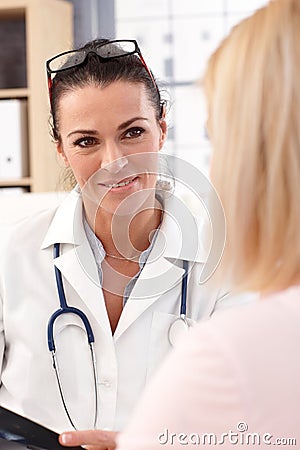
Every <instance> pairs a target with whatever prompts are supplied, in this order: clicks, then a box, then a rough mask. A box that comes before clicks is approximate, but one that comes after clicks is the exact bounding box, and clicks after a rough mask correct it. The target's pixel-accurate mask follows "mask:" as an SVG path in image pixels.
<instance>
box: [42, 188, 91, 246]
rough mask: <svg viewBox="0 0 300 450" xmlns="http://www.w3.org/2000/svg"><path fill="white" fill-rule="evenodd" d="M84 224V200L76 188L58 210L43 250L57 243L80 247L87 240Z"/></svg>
mask: <svg viewBox="0 0 300 450" xmlns="http://www.w3.org/2000/svg"><path fill="white" fill-rule="evenodd" d="M81 223H82V200H81V195H80V191H79V190H78V188H77V187H76V188H75V189H73V190H72V191H71V192H70V193H69V195H68V196H67V197H66V198H65V199H64V201H63V202H62V203H61V205H60V206H59V207H58V209H57V210H56V213H55V215H54V217H53V220H52V222H51V224H50V226H49V228H48V231H47V234H46V236H45V238H44V240H43V242H42V245H41V249H42V250H43V249H45V248H47V247H49V246H50V245H53V244H55V243H64V244H73V245H80V244H81V243H82V241H83V240H84V238H85V233H84V229H83V226H81Z"/></svg>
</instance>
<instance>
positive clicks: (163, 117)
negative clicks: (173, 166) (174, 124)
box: [159, 102, 168, 150]
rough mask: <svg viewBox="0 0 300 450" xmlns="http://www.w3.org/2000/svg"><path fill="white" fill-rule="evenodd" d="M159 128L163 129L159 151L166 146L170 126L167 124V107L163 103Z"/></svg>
mask: <svg viewBox="0 0 300 450" xmlns="http://www.w3.org/2000/svg"><path fill="white" fill-rule="evenodd" d="M159 126H160V129H161V136H160V140H159V150H161V148H162V146H163V145H164V143H165V141H166V138H167V131H168V126H167V122H166V105H165V103H164V102H163V103H162V104H161V117H160V119H159Z"/></svg>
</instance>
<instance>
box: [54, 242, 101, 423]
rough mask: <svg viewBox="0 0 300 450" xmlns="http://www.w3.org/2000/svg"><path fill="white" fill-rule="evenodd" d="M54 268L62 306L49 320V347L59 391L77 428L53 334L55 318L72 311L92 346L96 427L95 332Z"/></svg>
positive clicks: (56, 252) (56, 248)
mask: <svg viewBox="0 0 300 450" xmlns="http://www.w3.org/2000/svg"><path fill="white" fill-rule="evenodd" d="M59 255H60V244H54V248H53V258H54V259H55V258H58V257H59ZM54 270H55V279H56V285H57V292H58V296H59V303H60V308H59V309H58V310H56V311H55V312H54V313H53V314H52V316H51V317H50V319H49V322H48V348H49V351H50V352H51V354H52V361H53V368H54V370H55V375H56V379H57V384H58V389H59V393H60V396H61V400H62V403H63V406H64V409H65V412H66V414H67V416H68V419H69V421H70V423H71V425H72V427H73V428H74V429H75V430H76V427H75V424H74V422H73V420H72V418H71V415H70V412H69V410H68V407H67V403H66V400H65V396H64V392H63V388H62V383H61V377H60V374H59V368H58V364H57V358H56V348H55V343H54V336H53V329H54V322H55V320H56V319H57V318H58V317H59V316H62V315H63V314H69V313H71V314H75V315H76V316H78V317H79V319H80V320H81V321H82V323H83V325H84V328H85V330H86V334H87V340H88V344H89V347H90V352H91V359H92V367H93V377H94V390H95V415H94V428H96V424H97V417H98V389H97V380H98V377H97V365H96V355H95V349H94V342H95V338H94V333H93V330H92V327H91V324H90V322H89V320H88V318H87V316H86V315H85V314H84V312H83V311H81V310H80V309H78V308H74V307H73V306H69V305H68V303H67V299H66V296H65V290H64V285H63V281H62V275H61V271H60V270H59V269H58V268H57V267H56V266H54Z"/></svg>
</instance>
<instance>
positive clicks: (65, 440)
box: [59, 430, 118, 450]
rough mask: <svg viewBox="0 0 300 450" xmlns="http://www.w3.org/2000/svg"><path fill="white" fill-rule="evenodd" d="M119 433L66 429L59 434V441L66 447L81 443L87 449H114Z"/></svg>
mask: <svg viewBox="0 0 300 450" xmlns="http://www.w3.org/2000/svg"><path fill="white" fill-rule="evenodd" d="M117 434H118V433H117V432H116V431H103V430H84V431H66V432H65V433H62V434H61V435H60V436H59V442H60V444H61V445H64V446H66V447H72V446H73V447H74V446H76V445H81V446H83V447H84V448H85V449H87V450H114V449H115V448H116V436H117Z"/></svg>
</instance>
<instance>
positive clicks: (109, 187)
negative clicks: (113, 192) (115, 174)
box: [99, 177, 138, 189]
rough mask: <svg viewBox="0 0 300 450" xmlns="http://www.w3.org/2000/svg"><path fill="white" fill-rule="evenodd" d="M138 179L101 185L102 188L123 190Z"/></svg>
mask: <svg viewBox="0 0 300 450" xmlns="http://www.w3.org/2000/svg"><path fill="white" fill-rule="evenodd" d="M137 178H138V177H134V178H130V179H128V180H125V181H120V182H119V183H111V184H109V183H99V184H100V185H101V186H105V187H106V188H108V189H115V188H121V187H124V186H128V185H129V184H130V183H133V182H134V181H135V180H136V179H137Z"/></svg>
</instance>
